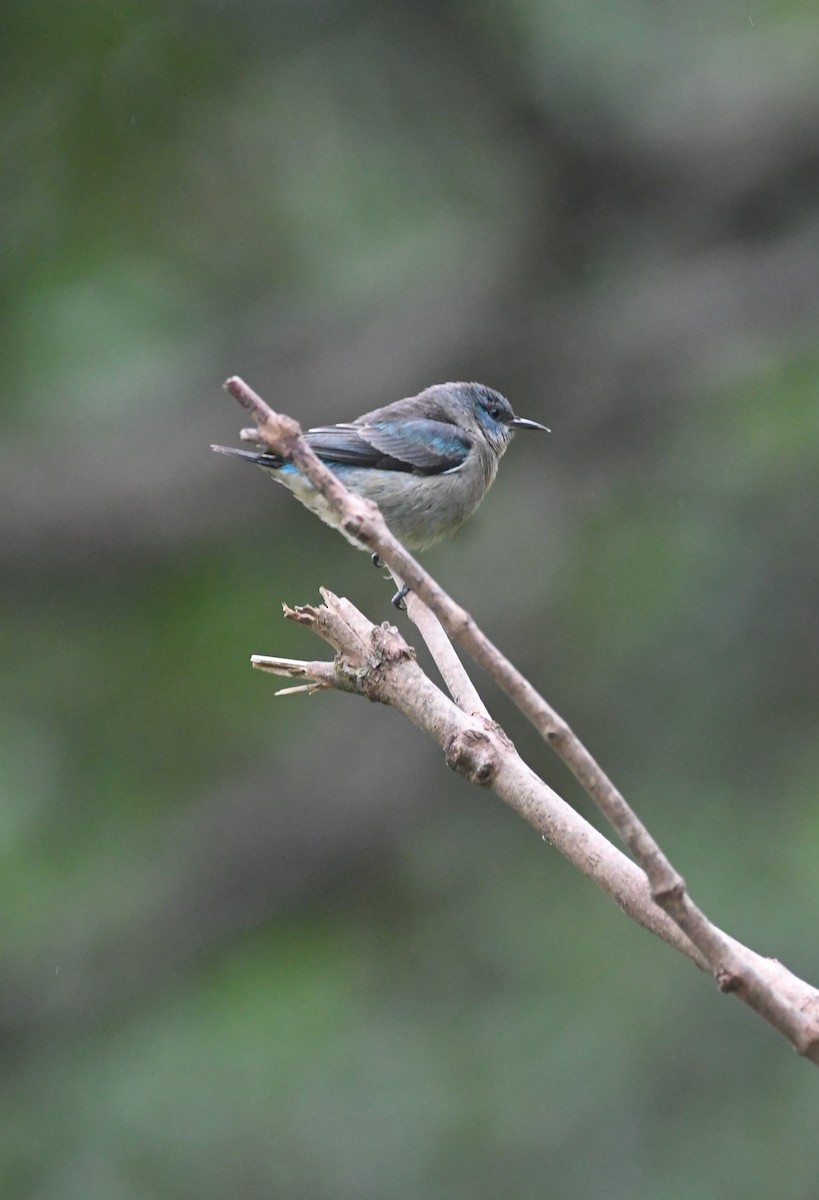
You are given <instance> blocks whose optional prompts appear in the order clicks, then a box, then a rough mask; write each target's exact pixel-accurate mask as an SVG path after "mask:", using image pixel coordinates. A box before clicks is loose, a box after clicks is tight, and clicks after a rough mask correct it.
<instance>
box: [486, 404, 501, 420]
mask: <svg viewBox="0 0 819 1200" xmlns="http://www.w3.org/2000/svg"><path fill="white" fill-rule="evenodd" d="M486 411H487V412H488V413H489V415H490V417H491V418H492V420H493V421H499V420H500V419H501V410H500V407H499V406H498V405H497V404H490V405H489V407H488V408H487V410H486Z"/></svg>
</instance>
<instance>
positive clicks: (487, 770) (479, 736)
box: [444, 729, 499, 787]
mask: <svg viewBox="0 0 819 1200" xmlns="http://www.w3.org/2000/svg"><path fill="white" fill-rule="evenodd" d="M444 754H445V755H446V765H447V766H448V767H450V768H451V769H452V770H453V771H457V772H458V774H459V775H463V776H465V778H466V779H468V780H469V781H470V783H478V784H480V785H481V787H488V785H489V784H491V783H492V782H493V780H494V778H495V776H496V775H497V773H498V765H499V764H498V756H497V751H496V748H495V744H494V742H493V741H492V739H491V738H490V736H489V734H488V733H484V732H483V731H482V730H480V729H464V730H461V731H460V732H458V733H455V734H453V735H452V737H451V738H450V739H449V741H448V742H447V744H446V747H445V750H444Z"/></svg>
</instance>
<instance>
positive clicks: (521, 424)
mask: <svg viewBox="0 0 819 1200" xmlns="http://www.w3.org/2000/svg"><path fill="white" fill-rule="evenodd" d="M509 424H510V426H511V427H512V429H542V430H543V432H544V433H551V432H552V431H551V429H550V428H549V427H548V425H541V423H540V421H530V420H529V418H528V417H512V420H511V421H510V422H509Z"/></svg>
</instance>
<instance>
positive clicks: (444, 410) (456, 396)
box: [418, 383, 549, 455]
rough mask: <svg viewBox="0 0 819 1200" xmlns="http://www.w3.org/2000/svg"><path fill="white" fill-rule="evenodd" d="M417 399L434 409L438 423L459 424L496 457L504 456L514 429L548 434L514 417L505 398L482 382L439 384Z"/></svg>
mask: <svg viewBox="0 0 819 1200" xmlns="http://www.w3.org/2000/svg"><path fill="white" fill-rule="evenodd" d="M418 398H419V400H421V399H423V400H426V401H427V404H428V405H429V407H430V408H435V409H436V410H437V412H436V419H437V420H440V421H447V422H448V423H450V424H452V425H460V426H461V428H462V429H465V430H466V431H467V432H468V433H471V434H472V435H473V436H475V437H477V438H479V439H481V440H483V441H485V442H487V443H488V444H489V446H490V447H491V449H492V450H494V452H495V453H496V454H497V455H501V454H503V452H504V450H505V449H506V447H507V446H508V445H509V441H510V439H511V437H512V434H513V433H514V432H515V430H516V429H543V430H546V432H547V433H548V432H549V431H548V429H547V428H546V426H545V425H541V424H540V423H539V422H538V421H530V420H528V419H527V418H526V417H516V416H515V414H514V412H513V410H512V405H511V404H510V403H509V401H508V400H507V399H506V397H505V396H502V395H501V394H500V392H496V391H494V390H493V389H492V388H488V387H485V386H484V385H483V384H482V383H439V384H436V385H435V386H434V387H431V388H427V390H426V391H425V392H421V395H420V396H419V397H418Z"/></svg>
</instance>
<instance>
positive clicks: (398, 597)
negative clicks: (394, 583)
mask: <svg viewBox="0 0 819 1200" xmlns="http://www.w3.org/2000/svg"><path fill="white" fill-rule="evenodd" d="M408 591H409V587H408V586H407V584H406V583H402V584H401V586H400V588H399V589H398V591H397V592H396V593H395V595H394V596H393V598H392V600H391V601H390V603H391V604H394V605H395V607H396V608H397V609H398V611H399V612H404V611H406V607H407V606H406V604H405V603H404V597H405V596H406V594H407V592H408Z"/></svg>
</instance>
